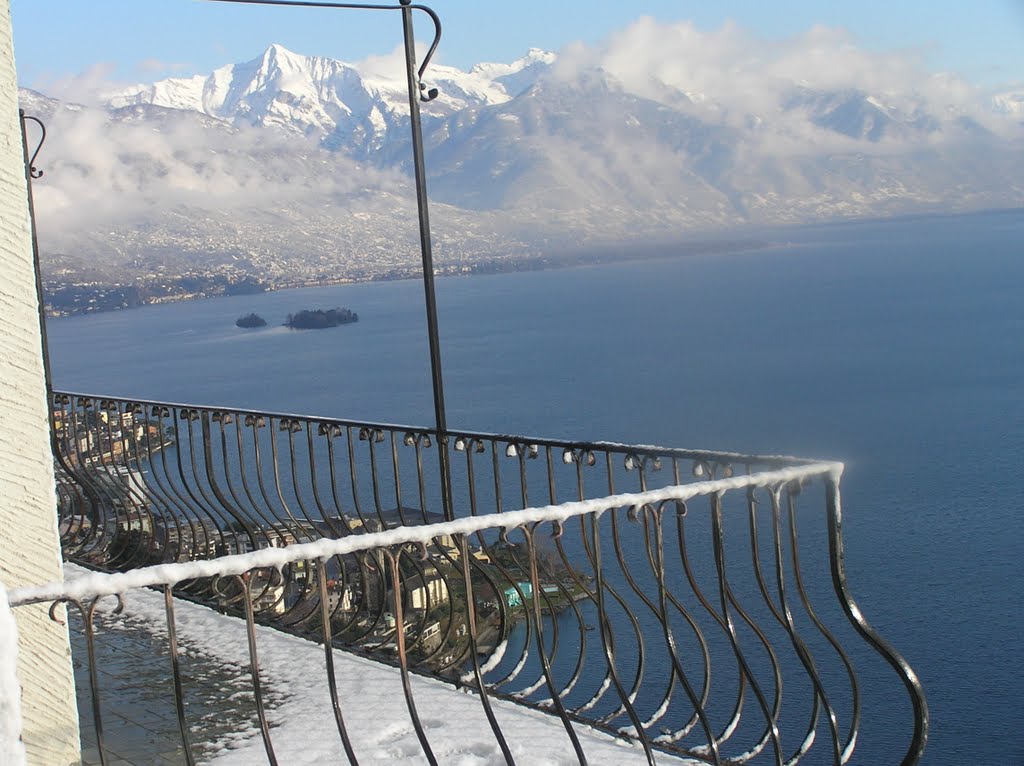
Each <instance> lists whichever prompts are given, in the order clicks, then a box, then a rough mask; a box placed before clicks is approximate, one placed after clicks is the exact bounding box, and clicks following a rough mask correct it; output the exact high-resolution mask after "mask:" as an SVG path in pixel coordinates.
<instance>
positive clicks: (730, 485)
mask: <svg viewBox="0 0 1024 766" xmlns="http://www.w3.org/2000/svg"><path fill="white" fill-rule="evenodd" d="M842 472H843V464H842V463H835V462H830V463H812V464H810V465H804V466H799V467H794V468H783V469H779V470H774V471H765V472H762V473H756V474H744V475H742V476H732V477H730V478H727V479H713V480H710V481H701V482H695V483H692V484H684V485H676V486H672V487H665V488H663V489H656V490H648V491H646V492H630V493H623V494H617V495H609V496H607V497H602V498H595V499H592V500H577V501H573V502H568V503H561V504H558V505H544V506H537V507H533V508H524V509H522V510H519V511H508V512H505V513H490V514H485V515H483V516H470V517H466V518H462V519H456V520H455V521H444V522H439V523H436V524H427V525H422V526H415V527H406V526H403V527H396V528H394V529H388V530H384V531H381V532H370V533H367V534H353V535H347V536H345V537H342V538H323V539H320V540H316V541H314V542H309V543H296V544H292V545H286V546H285V547H283V548H265V549H263V550H259V551H252V552H250V553H239V554H234V555H231V556H222V557H220V558H217V559H204V560H197V561H186V562H181V563H175V564H158V565H155V566H148V567H141V568H139V569H135V570H132V571H130V572H115V573H105V572H94V573H92V574H90V575H88V576H86V577H83V578H80V579H78V580H75V581H74V582H72V583H64V582H51V583H47V584H44V585H33V586H23V587H18V588H14V589H12V590H10V591H8V598H9V602H10V604H11V606H24V605H26V604H35V603H40V602H46V601H60V600H78V599H81V598H83V597H86V596H93V597H99V596H109V595H116V594H121V593H124V592H125V591H127V590H128V589H130V588H143V587H149V586H161V585H174V584H175V583H178V582H181V581H182V580H191V579H195V578H201V577H223V576H228V575H240V574H243V573H244V572H248V571H250V570H252V569H257V568H262V567H274V568H277V567H282V566H284V565H286V564H290V563H293V562H295V561H308V560H315V559H328V558H330V557H331V556H338V555H345V554H350V553H358V552H360V551H365V550H369V549H373V548H382V547H388V546H395V545H405V544H409V543H412V544H417V545H425V544H426V543H428V542H430V541H431V540H433V539H435V538H438V537H445V536H454V535H469V534H475V533H477V532H483V531H486V530H489V529H503V530H510V529H518V528H520V527H523V526H526V525H527V524H534V523H540V522H564V521H567V520H569V519H572V518H574V517H576V516H583V515H586V514H597V515H600V514H602V513H604V512H605V511H607V510H610V509H612V508H623V507H640V506H644V505H653V504H658V503H664V502H666V501H679V502H685V501H687V500H690V499H692V498H694V497H697V496H701V495H714V494H722V493H724V492H726V491H729V490H736V489H748V488H778V487H781V486H782V485H784V484H786V483H788V482H793V481H800V480H803V479H809V478H812V477H815V476H826V477H827V478H828V479H829V480H830V481H831V482H833V483H838V481H839V478H840V476H841V475H842Z"/></svg>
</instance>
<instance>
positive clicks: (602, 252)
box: [45, 238, 791, 319]
mask: <svg viewBox="0 0 1024 766" xmlns="http://www.w3.org/2000/svg"><path fill="white" fill-rule="evenodd" d="M790 244H791V243H787V242H772V241H767V240H764V239H759V238H757V239H755V238H749V239H726V240H720V241H715V240H701V241H699V242H690V243H652V242H645V243H641V244H632V245H630V244H622V245H599V246H596V247H595V248H593V249H591V250H586V251H583V250H579V251H573V252H569V253H562V254H560V255H558V256H544V255H540V256H532V257H525V258H520V259H515V260H504V259H500V258H498V259H492V260H487V261H478V262H476V263H474V264H472V265H470V266H461V267H454V266H453V267H447V268H446V267H441V268H435V269H434V277H435V278H436V279H445V278H466V277H476V276H500V275H503V274H521V273H525V272H536V271H556V270H562V269H575V268H585V267H588V266H606V265H610V264H614V263H625V262H629V261H635V262H643V261H652V260H668V259H672V258H689V257H693V256H699V255H722V256H726V255H743V254H745V253H750V252H760V251H764V250H772V249H777V248H781V247H786V246H788V245H790ZM627 248H634V249H635V250H636V251H637V252H635V253H633V254H630V255H623V251H624V250H626V249H627ZM680 251H682V252H680ZM422 278H423V271H422V269H416V270H414V271H409V272H403V273H401V274H391V273H389V274H381V275H376V276H372V277H364V278H356V277H337V278H331V279H307V280H295V281H287V282H275V283H269V284H267V285H266V289H264V290H259V291H253V292H247V293H241V292H239V293H225V292H221V293H215V294H212V295H206V294H201V293H185V294H179V295H169V296H160V297H158V298H156V299H154V300H148V301H146V302H144V303H140V304H137V305H132V306H111V307H109V308H99V309H92V310H90V309H88V308H86V309H83V310H81V311H57V310H53V309H49V308H47V309H46V310H45V315H46V318H47V319H70V318H72V317H83V316H93V315H97V314H111V313H115V312H120V311H131V310H133V309H138V308H145V307H146V306H159V305H162V304H167V303H184V302H187V301H200V300H215V299H217V298H234V297H238V296H242V295H251V296H254V295H264V294H266V293H274V292H280V291H282V290H303V289H307V288H313V287H334V286H340V285H356V284H367V283H376V282H404V281H408V280H421V279H422ZM111 288H112V289H124V288H123V286H121V285H116V286H115V285H112V286H111Z"/></svg>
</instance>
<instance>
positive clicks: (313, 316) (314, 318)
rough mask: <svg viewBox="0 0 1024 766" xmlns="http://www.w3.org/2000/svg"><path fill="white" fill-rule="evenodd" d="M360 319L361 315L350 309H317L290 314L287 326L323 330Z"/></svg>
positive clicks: (296, 328) (294, 328)
mask: <svg viewBox="0 0 1024 766" xmlns="http://www.w3.org/2000/svg"><path fill="white" fill-rule="evenodd" d="M358 321H359V315H358V314H357V313H356V312H354V311H351V310H349V309H337V308H335V309H327V310H326V311H324V310H323V309H316V310H315V311H308V310H305V311H300V312H299V313H298V314H289V315H288V318H287V319H286V320H285V322H284V325H285V327H290V328H292V329H293V330H322V329H324V328H325V327H337V326H338V325H340V324H352V323H353V322H358Z"/></svg>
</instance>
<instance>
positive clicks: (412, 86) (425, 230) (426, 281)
mask: <svg viewBox="0 0 1024 766" xmlns="http://www.w3.org/2000/svg"><path fill="white" fill-rule="evenodd" d="M411 2H412V0H401V4H402V6H404V7H403V8H402V29H403V32H404V34H405V69H406V76H407V77H408V84H409V122H410V126H411V128H412V155H413V167H414V170H415V177H416V204H417V208H418V211H419V221H420V254H421V256H422V258H423V289H424V293H425V295H426V301H427V334H428V336H429V340H430V372H431V378H432V380H433V384H434V417H435V420H436V423H437V430H438V432H439V435H440V434H443V433H444V432H445V431H446V430H447V423H446V421H445V412H444V383H443V381H442V379H441V345H440V340H439V338H438V333H437V300H436V298H435V296H434V258H433V252H432V250H431V244H430V214H429V211H428V209H427V178H426V171H425V169H424V163H423V128H422V126H421V124H420V101H419V93H420V84H419V77H418V75H417V73H416V41H415V37H414V33H413V26H412V8H410V7H409V4H410V3H411Z"/></svg>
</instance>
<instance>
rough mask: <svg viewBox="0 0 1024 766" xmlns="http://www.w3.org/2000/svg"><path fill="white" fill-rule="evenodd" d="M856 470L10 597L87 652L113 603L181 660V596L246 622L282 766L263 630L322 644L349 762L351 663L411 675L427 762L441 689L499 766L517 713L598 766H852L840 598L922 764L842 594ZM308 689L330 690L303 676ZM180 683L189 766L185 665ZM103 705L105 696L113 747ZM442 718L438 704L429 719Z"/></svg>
mask: <svg viewBox="0 0 1024 766" xmlns="http://www.w3.org/2000/svg"><path fill="white" fill-rule="evenodd" d="M629 459H632V458H629ZM638 459H639V458H638ZM567 462H568V461H567ZM841 472H842V465H841V464H838V463H811V464H804V465H797V466H791V467H785V468H778V469H775V470H763V471H760V472H756V473H750V474H744V475H739V476H726V477H725V478H718V479H714V478H712V479H707V480H702V481H697V482H693V483H690V484H683V485H673V486H668V487H663V488H659V489H654V490H647V491H641V492H632V493H620V494H615V495H611V496H608V497H604V498H597V499H590V500H581V501H576V502H568V503H562V504H556V505H546V506H539V507H530V508H526V509H525V510H520V511H511V512H504V513H492V514H486V515H480V516H467V517H464V518H459V519H455V520H452V521H446V522H439V523H435V524H428V525H423V526H413V527H408V526H400V527H396V528H393V529H384V530H382V531H379V532H374V533H366V534H351V535H347V536H344V537H340V538H338V539H328V538H324V539H319V540H316V541H314V542H308V543H297V544H292V545H288V546H286V547H282V548H266V549H263V550H257V551H253V552H250V553H244V554H236V555H227V556H222V557H220V558H217V559H212V560H198V561H188V562H177V563H170V564H161V565H156V566H148V567H143V568H139V569H136V570H132V571H128V572H118V573H98V572H96V573H90V574H88V575H85V576H84V577H81V578H79V579H77V580H75V581H74V582H70V583H51V584H48V585H43V586H35V587H28V588H18V589H15V590H12V591H11V592H10V594H9V595H10V600H11V603H12V604H13V605H16V606H17V605H23V604H30V603H38V602H49V603H59V602H66V603H68V604H70V605H73V606H77V607H78V609H77V610H71V611H78V612H79V613H80V614H81V615H82V617H83V619H84V620H85V621H86V623H87V630H86V633H87V635H89V630H88V624H89V623H90V622H91V620H92V619H93V613H94V611H95V610H94V607H95V604H96V602H97V601H98V600H99V599H101V598H104V597H108V596H116V597H117V600H118V603H121V602H122V600H123V594H126V593H127V592H129V591H132V590H136V589H139V588H143V587H151V588H161V589H162V590H163V594H164V596H165V598H164V609H165V612H166V628H165V632H166V633H167V635H168V641H169V644H170V651H171V655H172V658H176V657H177V646H176V640H177V639H176V629H175V624H176V622H175V611H176V608H180V607H176V606H175V599H173V598H172V595H174V594H175V592H177V593H180V594H183V595H186V596H188V597H189V598H191V599H199V600H205V601H206V602H209V603H212V604H214V605H216V606H218V607H219V608H221V609H222V610H227V611H235V612H237V613H241V614H242V615H244V617H245V623H244V624H245V627H246V636H247V639H246V644H247V646H248V650H247V651H248V658H247V665H248V666H249V667H250V669H251V676H252V688H253V693H254V701H255V704H256V708H257V710H256V714H257V717H258V719H259V732H260V735H261V736H260V737H258V738H256V739H255V740H253V741H256V742H261V743H262V745H263V748H264V751H265V755H266V758H267V760H268V761H269V762H271V763H276V762H277V757H278V756H277V754H276V752H275V743H276V744H278V745H279V746H280V743H281V741H282V740H284V741H285V742H287V741H288V738H287V736H286V735H285V734H283V733H282V732H283V731H285V727H281V728H280V729H278V728H276V727H275V726H272V725H271V718H270V717H269V715H268V711H267V710H266V709H265V706H264V702H263V696H264V695H263V694H262V692H261V689H262V686H261V684H263V683H264V682H263V680H262V676H263V671H265V670H267V669H266V668H264V667H263V666H262V665H261V662H260V654H259V653H258V650H257V644H258V643H260V644H261V645H263V646H264V647H265V646H266V639H265V638H263V636H264V635H265V634H263V633H259V632H258V630H257V624H256V615H257V614H260V615H261V619H262V620H266V619H268V618H270V617H274V618H275V621H276V622H275V624H276V625H277V626H278V627H280V628H283V629H284V630H287V631H290V632H293V633H298V634H300V635H302V636H305V637H308V638H312V639H314V640H317V641H319V642H321V643H322V644H323V646H324V661H325V663H326V669H327V673H326V684H327V688H325V689H322V690H320V691H318V692H316V694H313V692H309V693H308V694H300V695H299V696H300V697H313V696H316V695H329V699H330V701H331V709H332V710H333V711H334V721H333V725H334V726H335V727H336V728H337V732H338V738H337V739H336V740H335V743H336V745H337V746H338V747H339V748H341V749H343V750H344V755H345V756H347V757H348V758H349V761H350V762H352V763H355V762H356V761H357V760H358V758H359V753H360V751H361V749H363V748H366V747H368V745H367V744H366V742H365V738H364V733H363V727H362V726H361V725H353V724H352V720H353V717H356V718H358V716H359V715H360V713H361V712H362V711H359V710H353V707H358V703H355V704H353V700H357V699H358V694H357V693H354V692H353V693H344V694H343V693H342V689H341V688H339V677H340V674H339V673H338V672H337V670H336V667H335V662H336V660H335V655H334V652H333V651H332V649H333V647H334V646H335V645H338V646H344V647H346V648H348V649H352V650H355V651H358V652H361V653H363V654H369V655H370V656H372V657H373V658H375V659H378V660H383V661H385V662H389V663H391V664H397V666H398V669H399V671H400V675H401V679H402V691H403V696H404V699H405V707H406V715H407V716H408V721H409V723H411V731H412V732H414V734H415V742H416V743H417V744H418V748H419V750H420V752H421V753H422V754H423V755H426V757H427V759H428V760H429V761H431V762H435V761H436V757H437V753H438V752H441V751H442V750H443V751H445V752H448V751H449V749H450V748H449V745H448V744H446V743H444V742H441V744H439V741H440V740H442V739H443V735H439V734H438V733H437V732H435V731H434V728H435V725H434V722H431V721H427V722H424V721H421V719H420V714H419V712H418V710H419V709H420V707H422V703H423V701H424V697H423V694H425V692H423V691H422V687H420V686H417V684H418V683H419V682H418V681H416V678H417V676H418V675H421V674H424V673H425V674H429V675H432V676H434V677H436V678H439V679H442V680H444V681H446V682H448V683H449V684H454V685H455V686H460V685H461V686H464V687H465V688H466V689H467V690H468V691H472V692H474V693H475V697H476V699H477V700H478V708H477V710H478V711H481V710H482V714H483V717H484V718H485V719H486V725H489V728H490V731H491V734H492V736H493V740H492V741H491V747H492V748H494V752H493V755H494V756H495V757H497V758H503V759H504V760H505V761H506V762H509V763H512V762H514V761H515V760H516V757H517V755H518V756H519V757H520V758H523V757H524V756H523V751H522V750H521V748H522V747H523V745H522V743H521V742H517V741H514V739H513V736H512V734H511V733H510V732H514V731H516V730H515V729H514V727H512V728H510V726H509V725H508V723H507V721H506V720H505V718H504V716H506V715H507V713H506V712H505V711H506V710H507V702H508V701H514V702H516V703H517V704H519V705H527V706H530V707H533V708H535V709H536V710H540V711H544V712H546V713H548V714H550V715H553V716H554V717H555V718H554V720H555V721H559V722H560V728H561V729H562V731H563V734H564V737H566V738H567V739H568V741H569V744H570V745H571V748H572V750H573V751H574V752H575V754H576V756H577V757H578V759H579V760H580V762H581V763H582V762H584V761H585V759H586V755H585V751H587V750H589V749H590V748H592V747H595V746H596V745H594V744H593V743H592V742H591V740H589V739H588V738H587V736H589V735H587V736H585V732H587V731H590V730H591V729H596V730H599V731H604V732H607V733H609V734H612V735H614V736H618V737H622V738H625V739H627V740H631V741H634V742H636V743H637V744H638V746H639V747H640V748H642V751H643V753H642V756H643V757H644V758H646V760H647V761H648V762H649V763H653V762H654V758H655V754H656V753H657V752H658V751H661V752H663V753H668V754H676V755H680V756H685V757H688V758H691V759H696V760H698V761H701V762H706V763H723V762H725V761H729V762H745V761H750V760H753V759H755V758H757V757H759V756H761V757H763V758H766V759H767V760H768V761H769V762H775V763H787V764H790V763H794V764H795V763H797V762H798V761H800V760H801V759H802V758H803V757H804V756H805V755H806V754H807V753H808V752H809V751H810V749H811V747H812V746H813V745H814V743H815V742H816V741H818V742H820V743H825V744H824V745H823V746H824V747H826V748H828V749H829V750H830V751H831V753H832V760H833V761H834V762H836V763H846V762H847V761H848V760H849V758H850V756H851V754H852V752H853V748H854V745H855V743H856V742H857V741H858V737H859V735H860V724H861V717H862V711H861V693H860V689H859V685H858V679H857V675H856V673H855V672H854V669H853V664H852V661H851V659H850V655H849V654H848V652H847V650H846V649H845V648H844V646H843V643H841V637H840V636H839V634H838V631H839V629H840V628H841V624H840V625H826V621H825V620H826V618H825V616H824V613H825V611H826V609H824V608H823V607H822V606H818V607H815V606H812V601H816V600H820V599H822V598H823V594H825V595H826V596H827V592H828V590H831V591H832V597H833V600H832V606H833V609H832V611H833V612H834V611H835V608H834V607H835V606H836V600H835V599H836V596H838V607H839V609H840V610H841V612H842V613H843V614H845V616H846V618H847V619H848V621H849V623H851V624H852V626H853V628H854V629H855V631H856V633H858V634H860V636H861V637H862V638H863V639H865V640H866V642H867V644H868V645H869V646H870V647H872V648H873V649H875V650H876V651H877V652H878V653H880V654H881V655H882V657H883V658H884V659H885V660H887V661H888V662H889V663H890V665H892V667H894V668H895V669H896V671H897V673H898V674H899V676H900V678H901V680H902V681H903V683H904V685H905V686H906V688H907V690H908V692H909V695H910V698H911V701H912V703H913V707H914V734H913V736H912V738H911V744H910V746H909V748H908V751H907V755H906V756H905V758H904V763H908V764H909V763H915V762H916V761H917V759H918V758H919V756H920V751H921V750H922V749H923V740H924V733H925V731H926V728H925V727H926V722H927V712H926V708H925V707H924V700H923V695H922V694H921V692H920V685H919V684H918V682H917V679H916V676H914V674H913V671H912V670H910V668H909V667H908V666H907V665H906V663H905V662H904V661H903V659H902V658H901V657H900V656H899V655H898V654H897V653H896V652H895V651H894V650H893V649H892V648H891V647H889V646H888V644H886V643H885V642H884V641H883V640H882V639H881V638H880V637H878V636H877V634H875V633H874V631H873V630H872V629H871V628H870V626H869V625H868V624H867V623H866V622H865V621H864V619H863V617H862V615H861V613H860V610H859V609H858V608H857V606H856V605H855V604H854V602H853V601H852V599H851V598H850V596H849V594H848V592H847V590H846V585H845V573H844V571H843V566H842V538H841V531H840V522H841V511H840V503H839V493H838V483H839V479H840V476H841ZM815 482H822V483H823V484H824V489H825V507H826V511H827V513H826V518H827V522H828V523H827V525H826V526H827V529H826V530H824V531H823V530H821V529H820V528H819V529H818V530H817V532H816V534H817V536H818V538H819V539H821V541H822V545H815V546H814V547H813V549H812V551H811V553H812V554H814V553H821V552H822V551H824V556H818V557H817V558H818V559H819V563H820V564H822V565H823V567H824V571H822V570H821V568H820V567H819V568H818V569H815V570H814V573H813V576H808V575H807V574H805V570H807V569H809V567H808V561H809V560H811V559H813V558H815V557H814V556H813V555H806V556H804V557H802V558H801V556H799V555H798V547H797V533H796V529H797V524H798V519H799V518H800V517H801V516H803V515H804V514H800V513H798V511H797V498H798V497H799V496H801V495H802V494H804V493H806V491H807V487H808V485H809V484H813V483H815ZM762 507H767V508H768V509H770V512H769V513H767V514H766V513H763V512H760V511H761V508H762ZM762 547H763V548H764V549H765V550H767V551H768V552H769V555H762V552H761V551H762ZM769 583H774V586H772V585H769ZM826 583H829V584H830V585H831V588H826V587H825V585H826ZM825 606H827V604H826V605H825ZM591 631H592V632H593V635H591ZM258 637H259V641H258V640H257V638H258ZM719 665H724V666H725V668H726V669H725V670H724V671H716V672H715V678H716V683H715V684H712V672H711V671H712V667H713V666H715V667H717V666H719ZM730 667H731V670H729V668H730ZM269 672H270V673H271V675H272V674H273V668H272V667H271V668H270V669H269ZM304 675H305V676H310V675H313V674H311V673H310V672H309V669H308V668H307V669H306V670H305V671H304ZM172 676H173V682H174V697H175V700H176V710H177V715H178V718H179V728H180V731H181V736H182V741H183V743H184V748H185V752H186V754H187V757H188V759H189V761H188V762H189V763H191V762H192V758H193V756H192V754H191V748H192V746H191V745H190V743H189V741H188V731H189V723H188V720H187V716H186V711H185V706H184V704H183V703H182V697H183V691H182V680H181V677H180V671H179V669H178V665H177V662H176V661H175V662H174V663H173V667H172ZM94 678H95V676H94ZM784 678H785V679H787V680H786V681H785V683H783V679H784ZM94 683H95V681H94ZM322 685H323V684H322V683H321V686H322ZM289 688H292V685H289ZM784 689H785V691H786V697H787V699H788V698H789V697H790V696H792V697H793V699H794V700H796V699H799V698H800V697H801V696H802V697H803V699H804V701H803V703H802V707H803V709H805V710H809V711H810V720H809V721H808V719H807V717H806V716H803V717H802V720H801V716H800V715H799V714H798V713H796V712H794V713H793V714H792V715H789V714H787V715H783V710H784V708H785V709H786V710H792V709H793V708H794V707H795V708H796V710H797V711H798V710H800V709H801V704H798V705H793V704H792V703H790V704H787V705H786V706H783V690H784ZM414 690H419V691H415V692H414ZM99 696H100V695H99V693H98V690H97V689H96V688H94V689H93V706H94V716H95V720H96V721H97V737H98V739H99V740H100V741H101V743H102V734H101V733H100V732H99V725H98V723H99V721H100V719H101V712H100V708H99V701H98V700H99ZM317 698H319V699H324V698H325V697H324V696H317ZM341 700H346V705H343V704H342V702H341ZM417 700H419V701H420V703H421V705H420V706H419V707H418V706H417ZM444 704H445V703H443V702H440V701H437V702H435V701H434V700H433V699H432V698H429V699H427V705H428V707H429V709H434V707H435V705H444ZM297 715H298V714H297ZM306 715H307V714H305V713H303V714H301V715H300V716H299V717H300V718H303V719H305V717H306ZM545 720H551V719H547V718H545ZM844 720H845V723H843V721H844ZM392 723H395V722H392ZM581 724H586V725H587V727H589V728H586V727H583V728H581ZM538 725H539V724H538ZM371 728H372V727H371ZM319 735H322V732H321V733H319V734H318V736H319ZM794 737H795V739H794ZM563 742H564V739H563ZM785 743H794V744H785ZM545 747H546V748H550V747H553V745H552V744H547V745H545ZM439 748H440V749H439ZM101 749H102V744H101ZM474 752H475V751H474ZM250 757H251V753H250ZM324 757H327V756H326V755H325V756H324ZM341 757H344V756H341ZM243 762H245V761H243Z"/></svg>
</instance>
